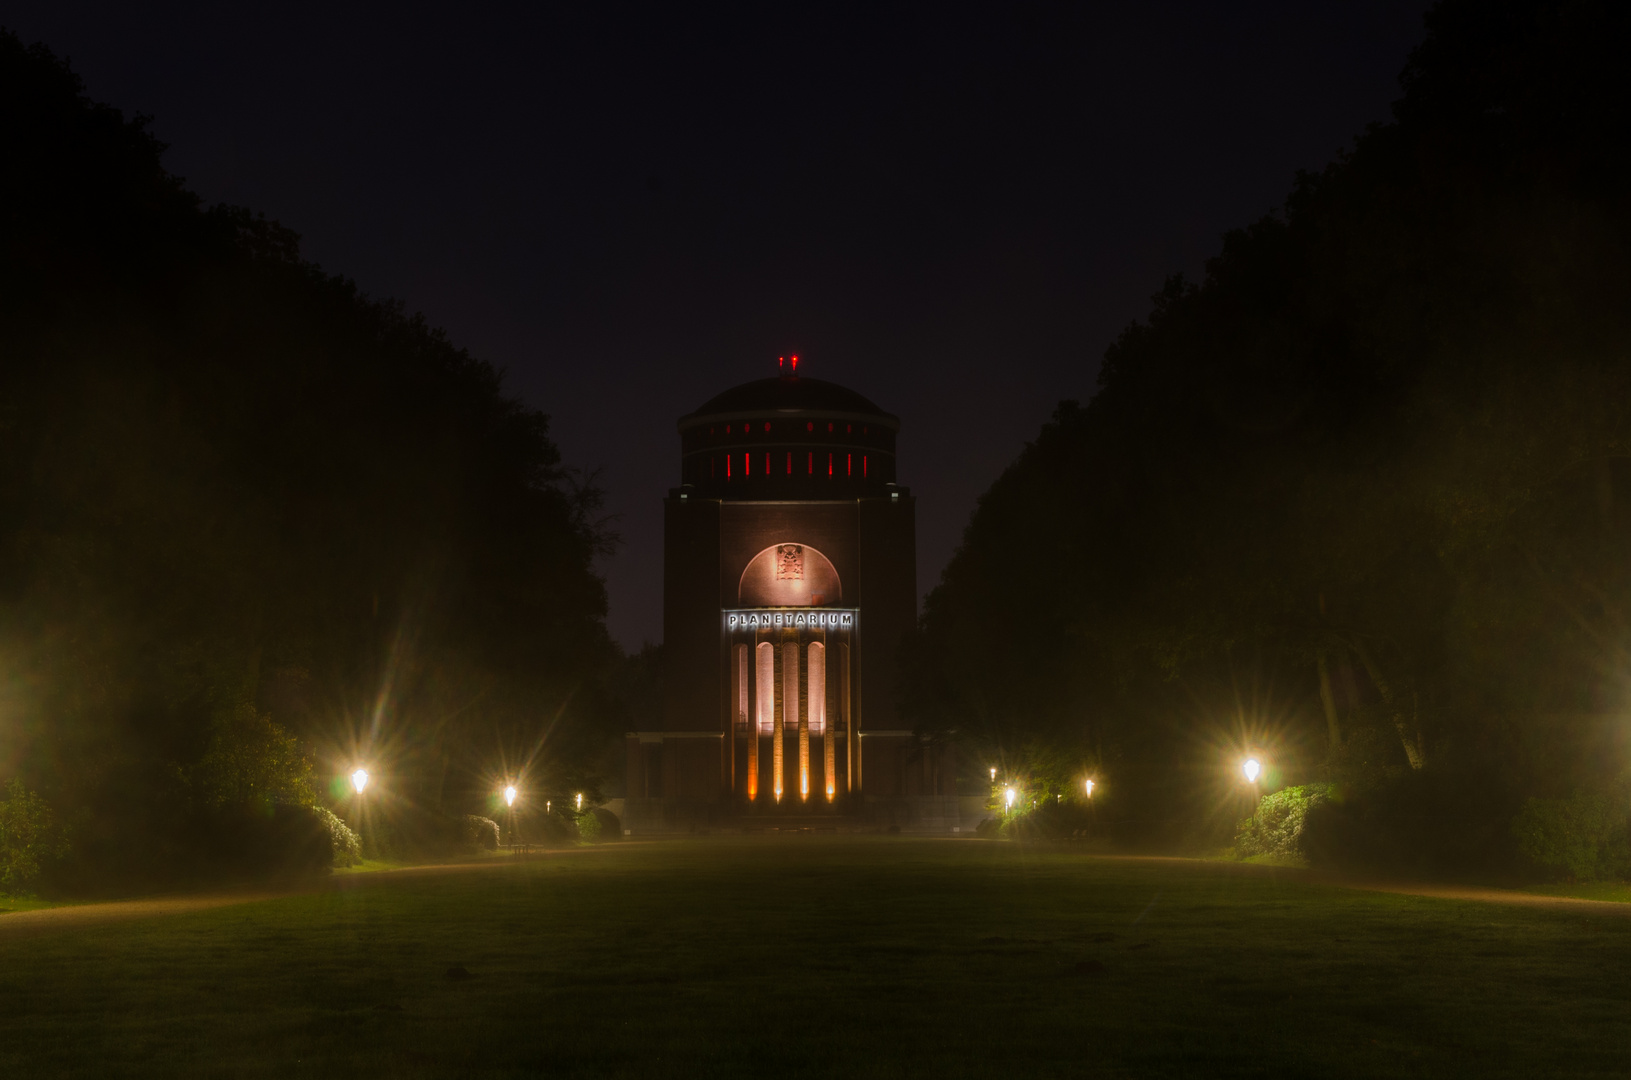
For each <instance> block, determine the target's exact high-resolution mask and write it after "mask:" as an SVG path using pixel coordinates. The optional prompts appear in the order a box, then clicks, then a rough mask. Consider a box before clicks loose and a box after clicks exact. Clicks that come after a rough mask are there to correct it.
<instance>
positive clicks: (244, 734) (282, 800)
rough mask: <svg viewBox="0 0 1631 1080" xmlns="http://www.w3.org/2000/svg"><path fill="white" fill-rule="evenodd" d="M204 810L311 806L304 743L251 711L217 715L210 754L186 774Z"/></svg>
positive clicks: (237, 708) (239, 708) (245, 707)
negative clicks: (288, 805)
mask: <svg viewBox="0 0 1631 1080" xmlns="http://www.w3.org/2000/svg"><path fill="white" fill-rule="evenodd" d="M186 777H187V780H188V782H189V783H190V784H191V786H192V788H193V790H194V792H195V793H196V795H197V797H198V798H199V800H200V801H201V802H202V803H203V804H204V805H206V806H209V807H214V808H217V809H219V808H221V807H228V806H272V805H284V804H292V805H296V806H310V805H311V804H312V803H313V801H315V799H316V793H315V792H314V791H313V790H312V785H311V762H310V761H309V760H307V758H306V756H305V753H304V752H303V751H302V749H301V747H300V741H299V740H298V739H296V738H295V737H294V736H293V735H291V734H289V732H287V731H285V730H284V729H283V728H281V727H279V726H278V725H277V724H275V723H273V722H272V718H271V717H270V716H268V715H266V714H265V713H263V712H259V711H257V710H256V709H255V707H254V706H253V705H238V706H235V707H232V708H229V709H223V710H222V711H221V712H219V713H217V714H216V716H215V718H214V723H213V725H212V729H211V732H210V744H209V748H208V749H207V750H205V752H204V756H203V757H201V758H200V759H199V760H198V762H197V763H196V764H195V765H193V766H192V767H190V768H189V769H187V770H186Z"/></svg>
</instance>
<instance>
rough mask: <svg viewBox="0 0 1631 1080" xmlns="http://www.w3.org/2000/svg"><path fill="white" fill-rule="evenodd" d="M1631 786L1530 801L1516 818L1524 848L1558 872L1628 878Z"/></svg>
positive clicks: (1516, 832) (1521, 848)
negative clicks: (1630, 791) (1629, 795)
mask: <svg viewBox="0 0 1631 1080" xmlns="http://www.w3.org/2000/svg"><path fill="white" fill-rule="evenodd" d="M1626 786H1627V785H1626V784H1625V783H1624V782H1623V781H1622V782H1621V783H1619V784H1616V785H1614V787H1613V788H1611V789H1610V790H1607V791H1577V792H1575V794H1574V795H1573V797H1571V798H1567V799H1530V800H1528V801H1527V802H1525V803H1524V804H1523V809H1522V810H1520V811H1519V812H1518V816H1517V817H1516V818H1515V819H1514V820H1513V822H1512V835H1513V838H1514V839H1515V840H1517V842H1518V851H1519V852H1521V853H1522V854H1523V855H1524V857H1525V858H1528V859H1529V860H1530V861H1532V862H1534V863H1535V864H1536V865H1538V866H1541V867H1543V868H1545V869H1546V870H1547V871H1549V872H1550V873H1552V874H1553V875H1555V876H1557V877H1561V878H1566V879H1570V880H1573V881H1618V880H1624V879H1625V878H1626V877H1627V876H1628V875H1631V828H1628V825H1631V821H1628V818H1631V813H1628V811H1631V808H1628V806H1627V798H1626V795H1627V792H1626Z"/></svg>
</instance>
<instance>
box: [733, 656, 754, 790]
mask: <svg viewBox="0 0 1631 1080" xmlns="http://www.w3.org/2000/svg"><path fill="white" fill-rule="evenodd" d="M731 655H732V658H733V659H734V660H735V661H736V663H735V667H736V710H735V715H734V716H733V717H732V718H731V719H732V722H731V732H730V736H729V738H730V740H731V750H732V757H731V792H732V794H734V793H735V792H736V759H735V749H736V740H737V739H738V738H740V737H741V733H742V732H743V731H744V730H746V732H747V739H748V745H747V765H746V769H747V775H746V776H744V777H743V778H742V791H744V792H745V793H746V794H747V797H748V798H749V799H752V798H753V796H754V794H755V793H756V790H757V787H758V778H757V777H755V776H754V775H753V766H754V764H755V763H756V762H757V761H758V759H759V755H758V754H757V753H755V750H757V747H756V746H755V745H754V744H755V742H756V741H757V740H756V738H755V736H757V735H758V731H757V728H758V726H759V725H758V724H756V723H754V722H753V712H752V699H753V650H752V649H750V648H748V647H747V646H746V645H737V646H735V647H733V648H732V649H731Z"/></svg>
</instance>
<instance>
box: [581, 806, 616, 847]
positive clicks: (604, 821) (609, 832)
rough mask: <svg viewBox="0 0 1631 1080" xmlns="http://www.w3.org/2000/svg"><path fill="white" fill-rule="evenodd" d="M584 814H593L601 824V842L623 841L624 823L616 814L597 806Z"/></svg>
mask: <svg viewBox="0 0 1631 1080" xmlns="http://www.w3.org/2000/svg"><path fill="white" fill-rule="evenodd" d="M584 812H585V813H587V814H593V815H594V816H595V820H596V821H598V822H600V839H601V840H621V839H623V822H622V820H621V819H619V818H618V816H617V815H616V814H614V813H612V812H611V811H610V810H608V809H606V808H605V807H604V806H597V807H594V808H593V809H591V810H586V811H584Z"/></svg>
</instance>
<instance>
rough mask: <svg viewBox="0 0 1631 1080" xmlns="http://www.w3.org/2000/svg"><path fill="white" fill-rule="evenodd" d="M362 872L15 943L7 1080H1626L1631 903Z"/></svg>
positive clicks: (601, 855) (1199, 873) (782, 858)
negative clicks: (1603, 905)
mask: <svg viewBox="0 0 1631 1080" xmlns="http://www.w3.org/2000/svg"><path fill="white" fill-rule="evenodd" d="M342 884H343V886H344V887H336V888H332V889H329V890H327V891H324V892H321V893H318V894H314V895H309V896H297V897H289V898H284V899H277V900H268V901H261V902H257V903H253V904H247V905H241V906H236V907H228V908H218V909H214V910H211V911H205V912H196V913H192V914H185V915H174V916H165V917H155V918H147V919H140V920H131V921H124V922H110V923H105V924H99V925H91V926H76V927H74V928H73V929H72V930H58V929H54V928H47V927H41V928H39V929H38V930H32V931H29V932H27V933H21V932H18V933H5V932H3V931H0V1076H5V1077H12V1078H22V1077H34V1076H57V1075H71V1074H80V1075H152V1076H167V1077H168V1076H186V1075H220V1076H277V1077H283V1076H303V1075H322V1076H348V1077H374V1076H379V1077H412V1076H459V1077H466V1076H468V1077H487V1076H594V1077H600V1076H631V1077H641V1078H645V1080H650V1078H656V1077H670V1076H704V1077H716V1076H744V1077H746V1076H753V1077H768V1078H782V1077H790V1076H832V1077H873V1076H878V1077H905V1076H914V1077H915V1076H925V1077H937V1078H938V1077H963V1076H969V1077H981V1078H982V1080H989V1078H992V1077H998V1078H1007V1077H1012V1078H1025V1077H1034V1076H1084V1075H1142V1076H1198V1077H1210V1076H1275V1077H1280V1076H1320V1077H1375V1076H1433V1077H1439V1076H1478V1077H1488V1076H1522V1077H1534V1076H1551V1075H1557V1076H1598V1075H1600V1076H1616V1077H1623V1076H1626V1075H1628V1074H1631V978H1628V977H1627V976H1628V973H1631V918H1628V917H1626V916H1625V915H1624V914H1623V913H1622V912H1621V911H1620V910H1619V909H1617V908H1616V909H1608V911H1607V912H1606V913H1588V912H1580V911H1575V910H1552V909H1535V908H1527V907H1507V906H1502V905H1495V904H1482V903H1471V902H1458V901H1446V900H1434V899H1422V898H1414V897H1406V896H1395V895H1389V894H1381V893H1369V892H1359V891H1350V890H1344V889H1339V888H1335V887H1331V886H1322V885H1315V884H1310V883H1307V882H1306V881H1304V880H1303V875H1302V874H1300V873H1298V872H1296V871H1289V870H1281V869H1275V868H1269V867H1251V866H1238V865H1235V866H1231V865H1226V864H1219V863H1209V862H1176V861H1173V862H1158V861H1124V860H1114V859H1104V858H1094V857H1089V856H1084V855H1081V854H1077V853H1073V852H1070V851H1065V850H1060V849H1040V848H1027V847H1021V846H1017V845H1011V844H1002V843H987V842H981V841H973V840H962V841H954V840H953V841H929V840H911V839H903V838H891V837H875V838H862V839H843V838H820V837H799V838H791V839H784V840H780V841H778V840H775V839H768V838H767V839H760V838H757V837H755V838H734V837H732V838H720V837H714V838H702V839H697V840H694V841H685V842H672V843H655V844H645V845H611V846H608V847H607V848H604V849H595V850H587V851H580V852H574V853H566V854H561V855H552V856H546V857H542V858H535V859H532V860H523V861H521V862H520V863H518V864H512V865H508V866H493V865H486V866H479V867H475V868H470V869H460V870H457V871H449V872H447V873H443V874H437V875H431V876H423V877H414V876H410V875H377V876H375V877H374V878H372V879H370V878H368V877H366V876H358V877H353V878H351V879H348V880H346V881H345V882H343V883H342ZM450 971H451V977H450ZM460 972H467V973H468V975H467V977H461V976H460Z"/></svg>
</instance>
